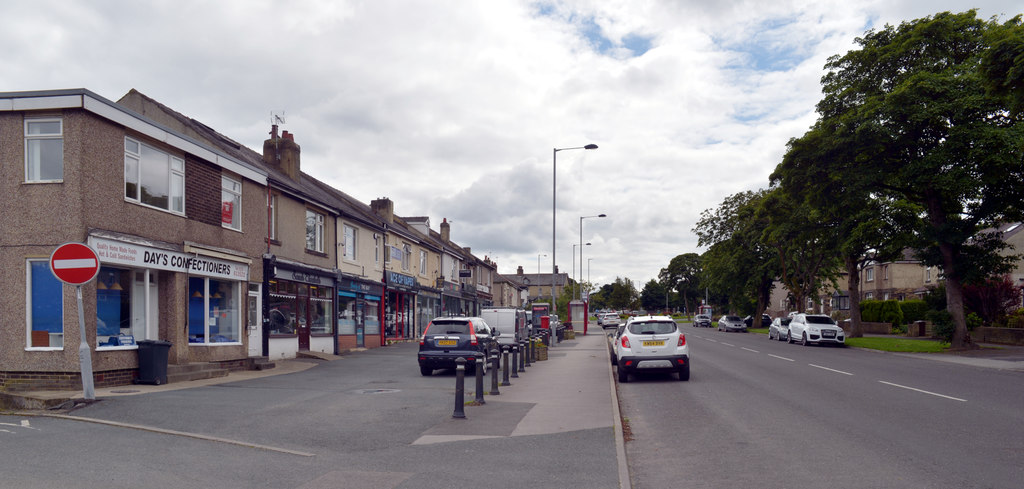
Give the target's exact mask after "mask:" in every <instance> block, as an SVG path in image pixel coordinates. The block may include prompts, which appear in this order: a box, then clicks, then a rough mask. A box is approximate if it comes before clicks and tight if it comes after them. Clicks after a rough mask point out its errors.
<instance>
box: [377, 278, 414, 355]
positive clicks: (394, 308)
mask: <svg viewBox="0 0 1024 489" xmlns="http://www.w3.org/2000/svg"><path fill="white" fill-rule="evenodd" d="M384 277H385V279H386V286H385V287H386V290H385V297H386V299H385V302H384V337H385V340H387V339H404V338H411V337H414V336H415V331H416V314H415V311H416V309H415V307H416V290H417V285H416V277H413V276H411V275H405V274H402V273H398V272H390V271H389V272H386V273H385V274H384Z"/></svg>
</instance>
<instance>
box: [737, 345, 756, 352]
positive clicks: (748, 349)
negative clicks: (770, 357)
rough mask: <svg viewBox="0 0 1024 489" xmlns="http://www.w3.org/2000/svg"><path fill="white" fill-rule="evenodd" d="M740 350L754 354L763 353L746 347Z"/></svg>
mask: <svg viewBox="0 0 1024 489" xmlns="http://www.w3.org/2000/svg"><path fill="white" fill-rule="evenodd" d="M740 348H741V349H743V350H747V351H752V352H754V353H761V352H759V351H757V350H751V349H750V348H747V347H745V346H741V347H740Z"/></svg>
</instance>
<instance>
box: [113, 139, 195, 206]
mask: <svg viewBox="0 0 1024 489" xmlns="http://www.w3.org/2000/svg"><path fill="white" fill-rule="evenodd" d="M124 196H125V198H126V199H128V200H130V201H132V202H138V203H140V204H143V205H148V206H150V207H156V208H158V209H164V210H168V211H171V212H174V213H178V214H184V213H185V160H183V159H181V158H178V157H176V156H171V155H169V154H167V153H165V152H163V151H160V150H158V149H156V148H154V147H152V146H149V145H147V144H142V143H140V142H139V141H136V140H134V139H132V138H124Z"/></svg>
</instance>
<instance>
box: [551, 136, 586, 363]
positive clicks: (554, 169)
mask: <svg viewBox="0 0 1024 489" xmlns="http://www.w3.org/2000/svg"><path fill="white" fill-rule="evenodd" d="M570 149H597V145H596V144H588V145H586V146H574V147H572V148H552V149H551V308H552V310H554V311H555V313H558V294H557V293H555V275H557V266H558V265H556V263H557V262H556V261H555V253H556V251H555V240H556V233H555V229H556V228H555V215H556V214H557V212H555V197H556V196H557V195H558V184H557V182H558V152H559V151H568V150H570ZM552 333H554V331H552ZM552 337H553V338H554V341H552V342H551V344H552V345H557V344H558V335H556V334H553V335H552Z"/></svg>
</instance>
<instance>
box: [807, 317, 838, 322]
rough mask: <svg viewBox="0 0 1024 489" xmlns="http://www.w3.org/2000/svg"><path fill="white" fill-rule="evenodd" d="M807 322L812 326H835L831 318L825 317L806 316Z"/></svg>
mask: <svg viewBox="0 0 1024 489" xmlns="http://www.w3.org/2000/svg"><path fill="white" fill-rule="evenodd" d="M807 322H808V323H814V324H836V322H835V321H833V320H832V318H830V317H827V316H807Z"/></svg>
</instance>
